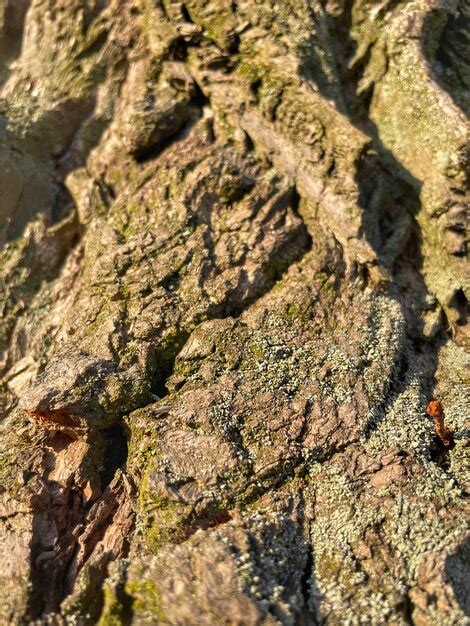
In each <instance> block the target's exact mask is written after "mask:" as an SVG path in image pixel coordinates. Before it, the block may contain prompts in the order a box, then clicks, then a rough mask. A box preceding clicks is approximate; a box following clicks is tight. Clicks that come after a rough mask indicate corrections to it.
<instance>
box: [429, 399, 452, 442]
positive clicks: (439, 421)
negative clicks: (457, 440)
mask: <svg viewBox="0 0 470 626" xmlns="http://www.w3.org/2000/svg"><path fill="white" fill-rule="evenodd" d="M426 413H427V414H428V415H429V416H430V417H432V418H433V420H434V432H435V433H436V436H437V438H438V439H439V441H440V442H441V443H442V445H443V446H444V447H445V448H452V447H453V445H454V434H453V432H452V430H451V429H450V428H448V427H447V426H446V425H445V424H444V408H443V406H442V402H440V400H431V402H430V403H429V404H428V406H427V408H426Z"/></svg>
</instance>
